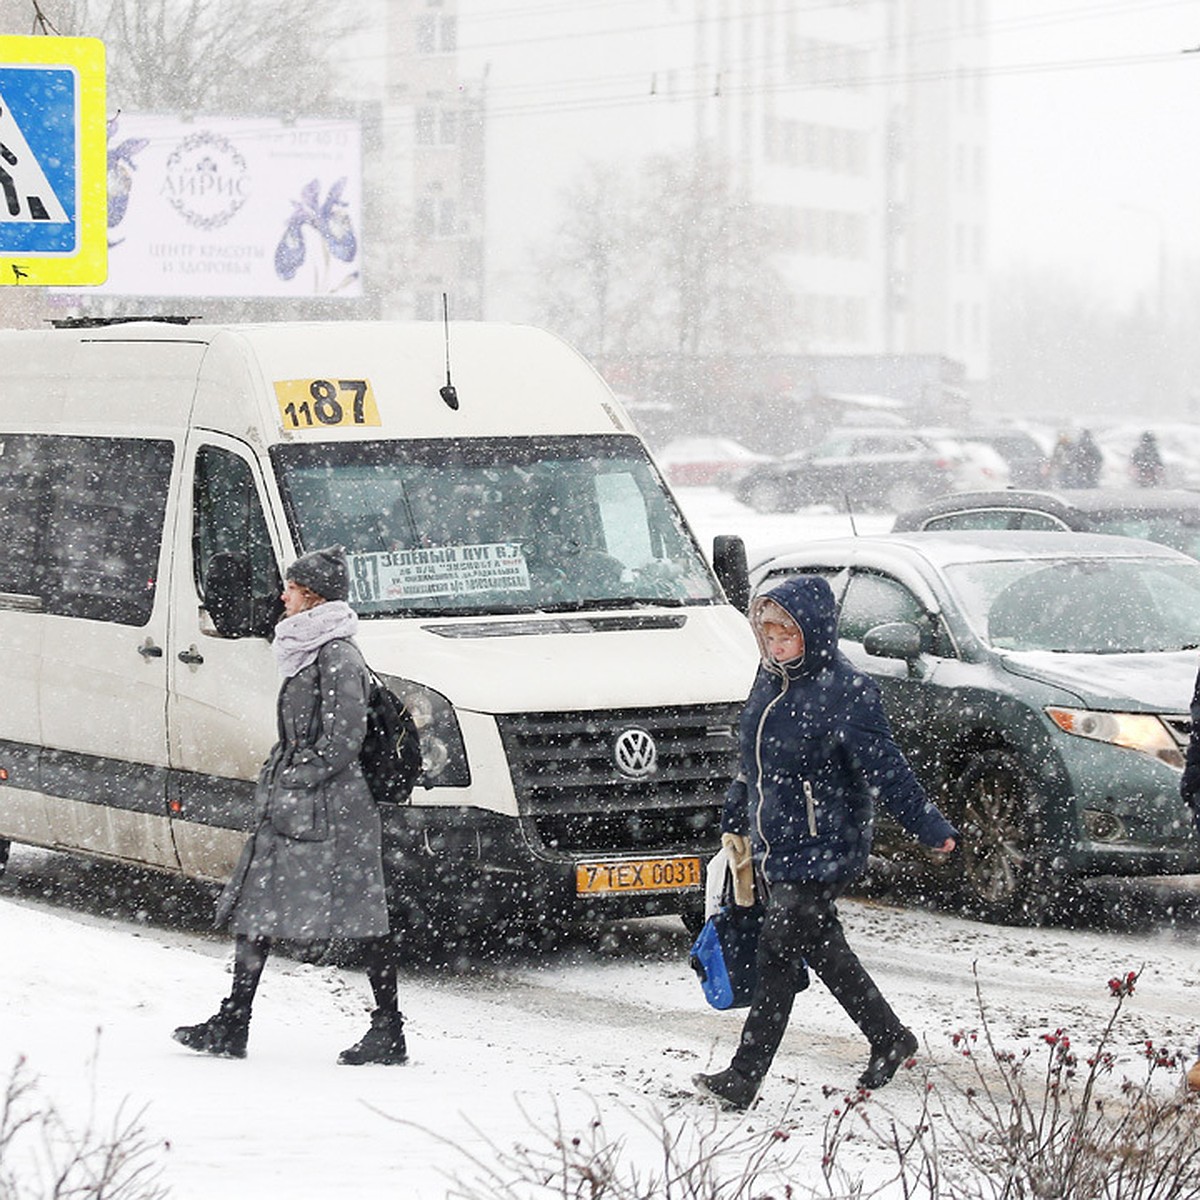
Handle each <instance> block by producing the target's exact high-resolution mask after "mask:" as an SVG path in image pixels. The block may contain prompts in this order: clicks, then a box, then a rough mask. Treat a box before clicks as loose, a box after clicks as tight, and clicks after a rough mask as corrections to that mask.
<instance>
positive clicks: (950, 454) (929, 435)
mask: <svg viewBox="0 0 1200 1200" xmlns="http://www.w3.org/2000/svg"><path fill="white" fill-rule="evenodd" d="M917 436H918V437H920V438H921V439H922V440H923V441H925V442H927V443H928V444H929V445H930V446H932V447H933V449H934V450H936V451H937V452H938V454H939V455H941V457H942V460H943V462H945V463H946V464H947V466H946V474H947V483H948V485H949V486H950V487H951V488H953V489H954V490H955V491H964V492H970V491H978V490H979V489H981V488H1005V487H1008V485H1009V484H1010V483H1011V482H1012V472H1011V471H1010V470H1009V466H1008V463H1007V462H1005V460H1004V456H1003V455H1002V454H1001V453H1000V452H999V451H998V450H996V449H994V448H993V447H992V446H989V445H988V444H987V442H982V441H977V440H976V439H975V438H973V437H970V436H968V435H966V434H963V433H960V432H958V431H956V430H951V429H944V430H943V429H920V430H918V431H917Z"/></svg>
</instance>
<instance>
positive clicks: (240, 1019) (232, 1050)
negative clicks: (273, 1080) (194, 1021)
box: [171, 1000, 250, 1058]
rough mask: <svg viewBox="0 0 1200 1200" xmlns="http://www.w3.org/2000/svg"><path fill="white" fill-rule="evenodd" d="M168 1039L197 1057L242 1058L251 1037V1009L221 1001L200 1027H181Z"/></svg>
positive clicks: (232, 1002) (231, 1001)
mask: <svg viewBox="0 0 1200 1200" xmlns="http://www.w3.org/2000/svg"><path fill="white" fill-rule="evenodd" d="M171 1036H172V1037H173V1038H174V1039H175V1040H176V1041H177V1042H181V1043H182V1044H183V1045H185V1046H186V1047H187V1048H188V1049H189V1050H195V1051H197V1052H198V1053H200V1054H215V1055H217V1057H219V1058H245V1057H246V1042H247V1040H248V1038H249V1036H250V1010H249V1009H248V1008H246V1007H245V1006H239V1005H237V1004H235V1003H234V1001H233V1000H222V1001H221V1007H220V1008H219V1009H218V1010H217V1014H216V1016H213V1017H209V1018H208V1020H207V1021H204V1022H202V1023H201V1024H199V1025H180V1026H179V1028H178V1029H176V1030H175V1032H174V1033H173V1034H171Z"/></svg>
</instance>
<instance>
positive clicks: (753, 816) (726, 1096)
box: [693, 576, 958, 1109]
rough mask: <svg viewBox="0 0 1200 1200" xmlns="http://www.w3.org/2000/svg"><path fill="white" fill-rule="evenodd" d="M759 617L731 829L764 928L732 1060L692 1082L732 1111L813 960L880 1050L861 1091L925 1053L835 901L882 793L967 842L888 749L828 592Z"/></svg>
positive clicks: (863, 853) (881, 720)
mask: <svg viewBox="0 0 1200 1200" xmlns="http://www.w3.org/2000/svg"><path fill="white" fill-rule="evenodd" d="M750 620H751V623H752V625H753V628H754V632H755V635H756V636H757V638H758V642H759V647H760V650H761V652H762V663H761V665H760V666H759V670H758V675H757V677H756V679H755V681H754V686H753V688H752V689H751V692H750V696H749V698H748V699H747V701H746V704H745V707H744V708H743V710H742V715H741V722H740V727H739V729H740V731H739V749H740V767H741V770H740V774H739V775H738V777H737V779H736V780H735V781H734V782H733V784H731V786H730V788H729V793H728V796H727V798H726V801H725V810H724V813H723V815H722V820H721V828H722V830H723V835H722V840H723V842H725V844H726V845H727V846H729V848H730V850H731V852H732V855H733V857H734V859H735V860H737V859H739V858H742V857H744V856H745V855H746V854H747V853H748V852H750V851H751V850H752V852H753V856H754V859H755V862H756V865H757V867H758V869H759V874H760V876H762V877H763V878H764V879H765V882H766V887H767V895H766V897H765V900H766V920H765V922H764V924H763V929H762V936H761V938H760V941H759V947H758V959H757V980H756V984H755V989H754V993H753V997H752V999H751V1004H750V1011H749V1013H748V1015H747V1017H746V1021H745V1025H744V1027H743V1029H742V1035H741V1041H740V1044H739V1046H738V1048H737V1051H736V1053H735V1054H734V1056H733V1061H732V1062H731V1063H730V1065H729V1066H728V1067H727V1068H726V1069H725V1070H723V1071H719V1072H717V1073H716V1074H713V1075H697V1076H695V1077H694V1080H693V1082H694V1083H695V1084H696V1086H697V1088H698V1089H699V1090H700V1091H701V1092H702V1093H704V1094H706V1095H709V1096H712V1097H714V1098H716V1099H717V1100H719V1101H720V1102H721V1103H722V1105H724V1106H725V1107H727V1108H733V1109H745V1108H748V1107H749V1106H750V1104H751V1103H752V1102H753V1100H754V1097H755V1096H756V1095H757V1094H758V1089H759V1086H760V1085H761V1083H762V1080H763V1078H764V1076H765V1075H766V1074H767V1071H768V1069H769V1068H770V1065H771V1062H772V1060H773V1059H774V1057H775V1053H776V1051H777V1050H778V1048H779V1044H780V1042H781V1041H782V1039H783V1035H784V1031H785V1030H786V1028H787V1024H788V1018H789V1017H790V1015H791V1010H792V1004H793V1001H794V999H795V994H796V986H797V982H798V981H799V978H800V972H801V970H802V969H803V966H804V964H805V963H807V964H808V966H809V967H810V968H811V969H812V970H813V971H814V972H815V973H816V974H817V975H818V976H819V977H820V979H821V981H822V982H823V983H824V984H825V986H826V987H827V988H829V990H830V991H831V992H832V993H833V995H834V997H835V998H836V1000H837V1001H838V1003H839V1004H841V1006H842V1007H843V1008H844V1009H845V1010H846V1012H847V1013H848V1014H849V1016H850V1018H851V1019H852V1020H853V1021H854V1022H855V1024H856V1025H858V1027H859V1028H860V1029H861V1030H862V1032H863V1033H864V1034H865V1035H866V1037H867V1040H868V1042H869V1043H870V1047H871V1050H870V1059H869V1061H868V1063H867V1067H866V1069H865V1070H864V1071H863V1072H862V1074H861V1075H860V1076H859V1080H858V1082H859V1086H860V1087H864V1088H869V1089H873V1088H880V1087H883V1086H884V1084H886V1083H887V1082H888V1081H889V1080H890V1079H891V1078H892V1076H893V1075H894V1074H895V1073H896V1070H897V1068H898V1067H899V1065H900V1064H901V1063H902V1062H903V1061H904V1060H905V1059H907V1058H909V1057H910V1056H911V1055H913V1054H914V1053H915V1052H916V1049H917V1039H916V1037H915V1035H914V1034H913V1032H912V1030H910V1029H909V1028H907V1027H906V1026H905V1025H904V1024H903V1023H902V1022H901V1021H900V1019H899V1017H897V1016H896V1014H895V1013H894V1012H893V1011H892V1008H891V1006H890V1005H889V1004H888V1002H887V1001H886V1000H885V999H884V998H883V995H882V994H881V993H880V991H879V988H878V987H876V985H875V983H874V981H873V980H872V979H871V976H870V975H869V974H868V973H867V971H866V970H865V968H864V967H863V966H862V964H861V963H860V962H859V960H858V958H857V956H856V955H855V953H854V951H853V950H851V949H850V946H849V945H848V944H847V942H846V935H845V933H844V932H843V930H842V925H841V922H840V921H839V919H838V913H837V905H836V901H837V898H838V897H839V896H840V895H841V894H842V892H843V891H844V890H845V888H846V887H847V886H848V885H849V884H850V882H851V881H852V880H853V879H855V878H856V877H857V876H859V875H861V874H862V872H863V871H864V870H865V869H866V865H867V856H868V854H869V852H870V849H871V831H872V828H873V826H874V809H875V798H876V797H878V798H879V799H880V800H881V801H882V802H883V805H884V807H885V808H886V809H887V810H888V811H889V812H890V813H892V814H893V815H894V816H895V817H896V818H897V819H898V820H899V821H900V823H901V824H902V825H903V826H904V827H905V828H906V829H908V830H909V832H911V833H913V834H915V835H916V836H917V837H918V838H919V839H920V840H921V841H922V842H923V843H925V845H927V846H930V847H932V848H934V849H936V850H939V851H941V852H942V853H947V854H948V853H950V852H951V851H952V850H954V848H955V845H956V839H957V837H958V834H957V831H956V830H955V829H954V827H953V826H952V825H950V823H949V822H948V821H947V820H946V819H945V818H944V817H943V816H942V814H941V813H940V812H938V810H937V809H936V808H935V807H934V805H933V804H932V803H931V802H930V801H929V799H928V798H927V797H926V795H925V793H924V791H923V790H922V788H921V785H920V783H918V781H917V778H916V776H915V775H914V774H913V772H912V769H911V768H910V767H909V765H908V763H907V761H906V760H905V759H904V756H903V755H902V754H901V752H900V749H899V747H898V746H897V745H896V743H895V742H894V741H893V740H892V734H891V730H890V727H889V725H888V721H887V717H886V716H885V715H884V711H883V705H882V703H881V700H880V694H879V688H878V687H877V685H876V684H875V682H874V681H873V680H872V679H870V678H869V677H868V676H866V675H863V674H862V673H861V672H859V671H858V670H856V669H855V668H854V666H853V665H852V664H851V663H850V661H849V660H848V659H847V658H846V657H845V656H844V655H843V654H841V652H840V651H839V650H838V648H837V608H836V604H835V602H834V597H833V592H832V590H831V588H830V586H829V584H828V583H827V582H826V581H825V580H824V579H822V578H820V577H819V576H800V577H797V578H794V579H789V580H787V581H786V582H784V583H781V584H779V585H778V586H777V587H775V588H772V589H771V590H770V591H769V592H767V593H766V594H765V595H764V596H761V597H759V598H758V599H756V600H755V601H754V603H753V605H752V606H751V612H750Z"/></svg>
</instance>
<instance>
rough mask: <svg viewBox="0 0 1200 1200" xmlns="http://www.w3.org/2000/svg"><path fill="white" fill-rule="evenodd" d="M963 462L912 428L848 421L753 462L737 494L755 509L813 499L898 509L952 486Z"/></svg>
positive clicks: (789, 506)
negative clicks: (807, 443) (811, 442)
mask: <svg viewBox="0 0 1200 1200" xmlns="http://www.w3.org/2000/svg"><path fill="white" fill-rule="evenodd" d="M960 463H961V459H960V458H959V457H956V456H954V455H953V454H948V453H947V451H946V449H945V448H939V447H937V446H935V445H934V444H932V442H931V441H930V440H929V439H927V438H923V437H921V436H919V435H918V434H916V433H914V432H912V431H911V430H905V429H878V428H877V429H857V428H853V427H849V428H846V429H841V430H838V431H836V432H834V433H831V434H830V435H829V436H828V437H827V438H825V440H824V441H822V442H820V443H819V444H818V445H817V446H815V447H813V448H812V449H811V450H805V451H800V452H798V453H795V454H789V455H787V456H786V457H784V458H780V459H776V460H775V461H774V462H767V463H761V464H760V465H758V466H756V467H752V468H751V469H750V470H749V471H747V472H746V474H745V475H743V476H742V478H741V480H740V481H739V482H738V484H737V486H736V487H735V488H734V495H735V496H736V497H737V498H738V499H739V500H740V501H741V502H742V503H743V504H747V505H749V506H750V507H751V508H753V509H754V510H755V511H756V512H787V511H790V510H792V509H796V508H802V507H804V506H806V505H810V504H835V505H836V506H837V507H838V508H843V507H846V506H847V505H848V506H849V507H850V508H851V509H858V508H862V509H877V508H883V509H900V508H907V507H909V506H911V505H913V504H916V503H917V502H919V501H920V500H921V499H923V498H924V497H926V496H932V495H936V494H937V493H938V492H939V491H945V490H946V489H947V488H948V487H952V486H953V481H954V472H955V470H956V469H957V468H958V467H959V465H960Z"/></svg>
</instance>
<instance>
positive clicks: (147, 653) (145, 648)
mask: <svg viewBox="0 0 1200 1200" xmlns="http://www.w3.org/2000/svg"><path fill="white" fill-rule="evenodd" d="M138 653H139V654H140V655H141V656H142V657H143V658H162V647H161V646H156V645H155V644H154V642H153V640H152V639H150V638H147V639H146V640H145V641H144V642H143V643H142V644H141V645H140V646H139V647H138Z"/></svg>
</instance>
